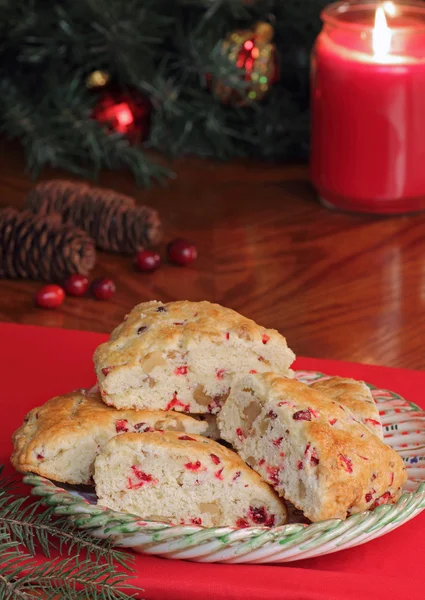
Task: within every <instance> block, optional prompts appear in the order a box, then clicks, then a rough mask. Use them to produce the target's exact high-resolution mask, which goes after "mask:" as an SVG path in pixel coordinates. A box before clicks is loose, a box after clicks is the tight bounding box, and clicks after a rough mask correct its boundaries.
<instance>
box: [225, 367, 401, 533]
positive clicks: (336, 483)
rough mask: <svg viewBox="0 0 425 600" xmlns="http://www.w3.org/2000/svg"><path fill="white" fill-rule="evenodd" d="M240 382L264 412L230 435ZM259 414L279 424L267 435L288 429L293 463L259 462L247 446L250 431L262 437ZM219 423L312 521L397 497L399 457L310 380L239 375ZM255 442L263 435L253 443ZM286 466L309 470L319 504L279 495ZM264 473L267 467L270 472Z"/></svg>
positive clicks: (251, 445)
mask: <svg viewBox="0 0 425 600" xmlns="http://www.w3.org/2000/svg"><path fill="white" fill-rule="evenodd" d="M241 388H244V390H245V391H249V390H252V391H253V392H254V394H253V399H254V398H255V399H258V400H260V404H261V407H262V412H261V413H260V414H259V415H257V417H256V419H255V420H254V421H253V422H252V424H248V425H247V428H246V429H245V430H243V429H242V428H241V429H240V431H239V435H235V432H234V431H232V430H231V429H230V428H229V420H230V419H229V415H230V414H231V412H230V411H231V407H232V404H233V403H234V399H233V394H234V393H237V392H238V390H239V389H241ZM258 410H259V409H258ZM304 411H308V414H307V412H304ZM294 415H295V417H294ZM263 417H266V418H268V419H269V420H271V423H272V425H271V427H272V428H273V427H275V426H276V431H279V433H275V436H273V437H275V438H278V436H281V435H282V434H283V436H285V428H286V432H287V433H288V439H290V440H291V442H292V445H293V446H294V447H295V448H298V449H299V450H300V456H299V457H298V458H299V459H300V460H299V461H298V464H292V465H288V461H287V459H288V457H287V456H282V458H281V459H280V462H279V463H277V464H273V465H270V464H267V462H264V464H259V462H258V459H260V463H261V462H262V461H261V458H262V457H259V456H255V454H254V452H253V448H255V443H254V441H253V438H254V436H256V439H257V440H261V436H259V437H258V433H256V432H257V431H258V429H257V424H258V425H259V424H260V421H261V420H262V421H263V422H264V418H263ZM242 423H243V420H242ZM278 424H279V425H278ZM282 424H283V427H282ZM218 426H219V429H220V431H221V434H222V437H223V439H225V440H227V441H229V442H231V443H232V444H233V445H234V447H235V448H236V449H237V450H238V451H239V452H240V454H241V456H242V458H244V459H245V460H248V463H250V461H249V458H248V455H249V454H251V455H254V457H255V459H256V460H255V463H254V464H252V466H253V468H255V469H256V470H257V472H258V473H260V474H261V475H262V476H263V477H264V478H265V480H266V481H268V482H269V483H271V484H273V485H274V487H275V489H276V490H277V491H278V492H279V493H280V494H281V495H283V496H285V497H286V498H287V499H289V500H290V501H291V502H292V503H293V504H295V506H297V507H298V508H299V509H301V510H304V513H305V514H306V516H307V517H308V518H310V519H311V520H313V521H318V520H324V519H329V518H345V517H346V516H347V514H352V513H356V512H361V511H362V510H366V509H368V508H370V507H371V506H372V505H373V504H374V502H376V501H377V500H378V504H379V503H381V502H382V501H381V502H380V501H379V498H380V497H381V496H382V495H383V494H388V498H390V499H391V501H395V500H397V499H398V497H399V496H400V493H401V491H400V488H401V486H402V485H403V484H404V483H405V481H406V479H407V474H406V470H405V467H404V464H403V461H402V459H401V457H400V456H399V455H398V454H397V453H396V452H395V451H394V450H392V448H390V447H389V446H387V445H386V444H384V443H383V442H382V441H381V440H379V439H378V437H377V436H376V435H374V434H372V433H371V432H370V431H369V430H368V429H367V428H366V427H365V426H364V425H362V424H361V423H360V422H359V421H357V419H356V418H355V417H354V416H353V415H352V413H351V412H350V411H348V410H347V409H345V408H344V407H343V406H342V405H339V403H337V402H336V401H332V400H330V399H329V397H328V396H326V395H325V394H324V393H322V392H320V391H318V390H316V389H313V388H312V386H307V385H305V384H303V383H300V382H298V381H295V380H291V379H288V378H285V377H282V376H281V375H279V374H275V373H266V374H256V375H249V376H247V377H245V378H244V379H243V380H241V381H240V382H239V384H237V386H235V388H234V390H233V391H232V393H231V395H230V396H229V399H228V400H227V402H226V404H225V406H224V408H223V411H222V412H221V413H220V414H219V415H218ZM250 427H251V428H250ZM279 427H280V429H279ZM289 428H290V429H289ZM269 431H270V426H269ZM266 435H269V434H268V433H267V434H266ZM276 441H277V440H276V439H275V440H274V442H273V443H276ZM260 444H261V441H259V442H258V445H257V448H259V447H260ZM263 447H264V445H263ZM270 448H273V446H270ZM257 453H258V452H257ZM282 454H283V453H282ZM289 467H291V468H292V469H293V470H294V469H295V470H296V469H297V468H298V469H299V473H303V474H304V473H308V474H309V475H308V476H309V477H310V481H315V484H314V485H315V486H317V487H316V489H317V490H318V497H319V499H320V502H321V506H320V507H319V506H314V507H312V508H311V510H306V507H305V506H304V505H303V504H302V503H299V502H298V501H297V498H295V497H290V496H287V495H285V490H284V488H283V487H282V485H281V484H280V483H279V482H280V480H279V473H280V472H281V471H282V473H283V472H284V470H285V469H288V468H289ZM270 473H273V477H272V478H270ZM369 494H370V496H369Z"/></svg>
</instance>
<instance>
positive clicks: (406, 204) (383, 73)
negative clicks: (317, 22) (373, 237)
mask: <svg viewBox="0 0 425 600" xmlns="http://www.w3.org/2000/svg"><path fill="white" fill-rule="evenodd" d="M322 20H323V23H324V25H323V29H322V31H321V33H320V35H319V36H318V38H317V40H316V44H315V47H314V49H313V53H312V64H311V90H312V92H311V93H312V97H311V116H312V134H311V161H310V168H311V178H312V182H313V184H314V186H315V187H316V190H317V192H318V194H319V197H320V199H321V201H322V202H323V203H324V204H326V205H328V206H332V207H336V208H340V209H344V210H350V211H356V212H370V213H387V214H390V213H405V212H411V211H417V210H424V209H425V3H424V2H410V3H402V4H396V3H393V2H382V3H376V2H373V3H362V2H358V3H354V4H350V3H347V2H338V3H335V4H331V5H329V6H328V7H326V8H325V10H324V11H323V12H322Z"/></svg>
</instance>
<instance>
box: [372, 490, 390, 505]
mask: <svg viewBox="0 0 425 600" xmlns="http://www.w3.org/2000/svg"><path fill="white" fill-rule="evenodd" d="M392 498H393V496H392V494H391V493H390V492H385V494H382V496H380V497H379V498H377V499H376V500H375V503H374V505H373V508H376V507H377V506H381V504H388V503H389V502H390V501H391V500H392Z"/></svg>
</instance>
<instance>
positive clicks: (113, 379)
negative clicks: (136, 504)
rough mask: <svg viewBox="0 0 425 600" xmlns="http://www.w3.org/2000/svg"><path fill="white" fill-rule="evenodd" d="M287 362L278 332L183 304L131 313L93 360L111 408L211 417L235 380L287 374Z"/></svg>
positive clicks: (229, 313) (205, 305) (215, 309)
mask: <svg viewBox="0 0 425 600" xmlns="http://www.w3.org/2000/svg"><path fill="white" fill-rule="evenodd" d="M294 358H295V356H294V354H293V352H292V351H291V350H290V349H289V348H288V346H287V344H286V340H285V338H284V337H283V336H282V335H280V334H279V333H278V332H277V331H275V330H272V329H265V328H264V327H261V326H260V325H257V324H256V323H254V321H251V320H250V319H246V318H245V317H243V316H241V315H240V314H238V313H237V312H235V311H234V310H230V309H229V308H224V307H223V306H220V305H218V304H211V303H209V302H187V301H182V302H170V303H169V304H163V303H162V302H146V303H144V304H139V305H138V306H136V307H135V308H133V310H132V311H131V312H130V314H129V315H127V317H126V319H125V320H124V322H123V323H122V324H121V325H119V326H118V327H117V328H116V329H115V330H114V331H113V333H112V335H111V338H110V340H109V341H108V342H106V343H105V344H102V345H101V346H99V347H98V348H97V350H96V352H95V355H94V363H95V369H96V375H97V378H98V382H99V388H100V391H101V394H102V399H103V401H104V402H106V403H107V404H109V405H111V406H115V407H116V408H119V409H121V408H137V409H150V410H151V409H160V410H175V411H180V412H188V413H210V414H215V413H218V412H219V411H220V408H221V406H222V404H223V403H224V402H225V400H226V398H227V396H228V394H229V390H230V388H231V386H232V383H233V381H234V380H235V379H236V378H238V377H240V376H241V375H243V374H248V373H249V372H265V371H270V370H274V371H277V372H279V373H282V374H283V375H287V374H288V373H289V367H290V365H291V363H292V362H293V360H294Z"/></svg>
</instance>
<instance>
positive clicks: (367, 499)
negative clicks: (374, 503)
mask: <svg viewBox="0 0 425 600" xmlns="http://www.w3.org/2000/svg"><path fill="white" fill-rule="evenodd" d="M364 499H365V500H366V502H370V501H371V500H372V494H371V493H370V492H369V493H367V494H366V496H365V497H364Z"/></svg>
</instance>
